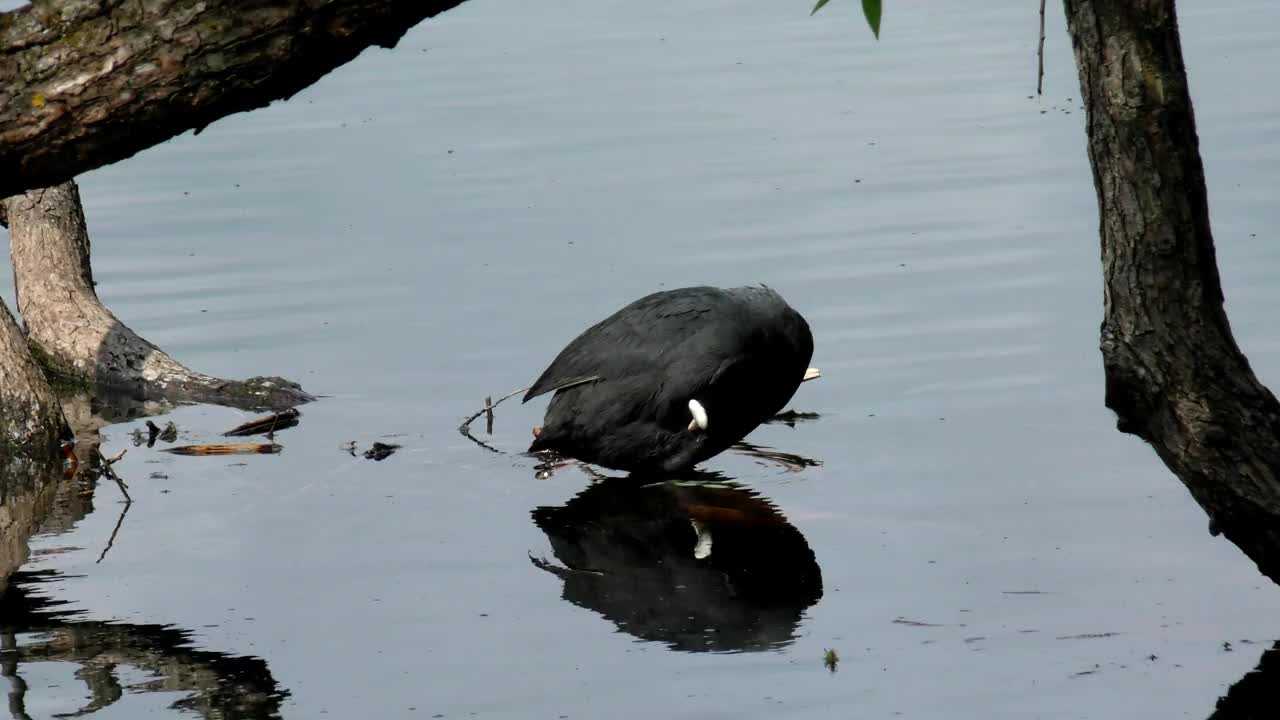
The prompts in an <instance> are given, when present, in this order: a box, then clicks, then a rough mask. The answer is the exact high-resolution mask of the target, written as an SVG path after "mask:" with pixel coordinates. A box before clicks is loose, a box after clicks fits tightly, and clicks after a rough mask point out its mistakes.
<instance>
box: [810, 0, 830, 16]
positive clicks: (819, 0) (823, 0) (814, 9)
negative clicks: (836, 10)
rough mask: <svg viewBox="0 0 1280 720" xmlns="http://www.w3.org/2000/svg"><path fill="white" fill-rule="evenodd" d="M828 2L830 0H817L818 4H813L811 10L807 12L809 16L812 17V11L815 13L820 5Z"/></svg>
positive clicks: (819, 8)
mask: <svg viewBox="0 0 1280 720" xmlns="http://www.w3.org/2000/svg"><path fill="white" fill-rule="evenodd" d="M828 2H830V0H818V4H817V5H814V6H813V10H812V11H810V12H809V16H810V17H812V16H813V13H816V12H818V11H819V10H821V9H822V6H823V5H826V4H827V3H828Z"/></svg>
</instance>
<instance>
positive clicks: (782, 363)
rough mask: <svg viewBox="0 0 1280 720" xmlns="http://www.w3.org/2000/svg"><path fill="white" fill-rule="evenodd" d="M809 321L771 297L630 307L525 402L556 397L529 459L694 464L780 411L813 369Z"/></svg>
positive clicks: (591, 334) (679, 293) (646, 466)
mask: <svg viewBox="0 0 1280 720" xmlns="http://www.w3.org/2000/svg"><path fill="white" fill-rule="evenodd" d="M812 356H813V335H812V334H811V333H810V332H809V324H808V323H807V322H805V319H804V318H803V317H802V316H801V315H800V313H798V312H796V311H795V310H794V309H792V308H791V306H790V305H788V304H787V302H786V301H785V300H783V299H782V296H781V295H779V294H778V293H777V292H775V291H774V290H772V289H771V288H768V287H765V286H760V287H740V288H730V289H721V288H715V287H688V288H680V289H677V290H666V291H662V292H656V293H653V294H652V295H647V296H645V297H642V298H640V299H639V300H636V301H635V302H633V303H631V304H630V305H627V306H626V307H624V308H622V309H621V310H619V311H617V312H616V313H614V314H613V315H610V316H609V317H607V318H605V319H604V320H602V321H600V322H599V323H597V324H595V325H593V326H592V327H590V328H588V329H587V330H586V331H584V332H583V333H582V334H581V335H579V336H578V337H577V338H575V339H574V340H573V342H570V343H569V344H568V346H566V347H565V348H564V350H561V351H560V354H559V355H558V356H556V359H555V360H554V361H553V362H552V363H551V366H550V367H548V368H547V369H546V370H545V371H544V372H543V373H542V377H540V378H538V381H537V382H535V383H534V384H533V386H532V387H530V388H529V391H528V392H527V393H526V394H525V396H524V402H528V401H529V400H530V399H532V398H535V397H538V396H539V395H542V394H543V393H548V392H554V393H555V395H554V396H553V397H552V398H551V402H550V404H549V405H548V406H547V412H546V417H545V419H544V421H543V425H542V427H541V428H535V429H534V434H535V439H534V441H533V444H532V445H530V446H529V450H530V451H531V452H536V451H540V450H551V451H554V452H556V453H558V454H560V455H564V456H568V457H571V458H575V459H577V460H581V461H584V462H589V463H593V464H596V465H602V466H604V467H608V468H613V469H615V470H623V471H629V472H637V473H653V472H666V473H671V472H677V471H680V470H686V469H688V468H691V467H693V466H694V465H696V464H697V463H699V462H702V461H703V460H706V459H707V458H710V457H712V456H714V455H716V454H718V453H720V452H723V451H724V450H726V449H728V448H729V447H730V446H732V445H733V444H734V443H736V442H738V441H739V440H741V439H742V438H744V437H746V435H747V433H749V432H751V431H752V430H754V429H755V428H756V426H758V425H759V424H760V423H762V422H764V421H765V420H768V419H769V418H770V417H772V416H774V415H776V414H777V413H778V412H779V411H781V410H782V408H783V406H784V405H786V404H787V401H789V400H790V399H791V396H792V395H793V394H795V391H796V388H797V387H799V385H800V383H801V382H804V381H805V380H811V379H813V378H815V377H818V376H819V374H820V373H819V372H818V371H817V370H816V369H814V368H810V367H809V360H810V358H811V357H812Z"/></svg>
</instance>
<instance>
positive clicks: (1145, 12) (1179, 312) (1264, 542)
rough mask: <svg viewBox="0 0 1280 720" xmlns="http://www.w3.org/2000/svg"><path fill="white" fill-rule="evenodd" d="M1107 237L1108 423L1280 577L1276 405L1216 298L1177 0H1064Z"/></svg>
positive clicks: (1279, 416) (1279, 421) (1279, 412)
mask: <svg viewBox="0 0 1280 720" xmlns="http://www.w3.org/2000/svg"><path fill="white" fill-rule="evenodd" d="M1065 5H1066V12H1067V22H1068V27H1069V29H1070V33H1071V39H1072V44H1073V47H1074V50H1075V56H1076V65H1077V68H1078V70H1079V75H1080V88H1081V96H1082V97H1083V98H1084V101H1085V107H1086V109H1087V111H1088V147H1089V159H1090V161H1091V163H1092V166H1093V173H1094V185H1095V188H1096V190H1097V197H1098V208H1099V215H1100V223H1101V236H1102V265H1103V274H1104V293H1105V294H1104V319H1103V323H1102V338H1101V349H1102V356H1103V362H1104V367H1105V371H1106V403H1107V407H1109V408H1111V409H1112V410H1114V411H1115V413H1116V415H1117V416H1118V422H1117V426H1118V428H1119V429H1120V430H1121V431H1123V432H1127V433H1132V434H1135V435H1137V436H1139V437H1141V438H1142V439H1143V440H1146V441H1147V442H1148V443H1150V444H1151V446H1152V447H1153V448H1154V449H1155V451H1156V453H1157V454H1158V455H1159V456H1160V458H1161V460H1163V461H1164V463H1165V464H1166V465H1167V466H1168V467H1169V469H1170V470H1172V471H1173V472H1174V474H1176V475H1177V476H1178V478H1179V479H1181V480H1182V482H1183V484H1185V485H1186V487H1187V489H1188V490H1190V492H1191V494H1192V496H1193V497H1194V498H1195V500H1196V501H1197V502H1198V503H1199V504H1200V506H1201V507H1203V508H1204V510H1205V512H1206V513H1208V515H1209V519H1210V529H1211V531H1213V532H1215V534H1216V532H1218V531H1221V532H1222V534H1224V535H1225V536H1226V537H1227V538H1228V539H1230V540H1231V541H1232V542H1233V543H1235V544H1236V545H1237V546H1239V547H1240V549H1241V550H1243V551H1244V552H1245V554H1246V555H1248V556H1249V557H1250V558H1251V559H1252V560H1253V561H1254V562H1256V563H1257V565H1258V569H1259V570H1261V571H1262V573H1263V574H1265V575H1266V576H1267V577H1270V578H1271V579H1272V580H1273V581H1276V582H1280V481H1278V480H1277V473H1278V472H1280V404H1278V403H1277V402H1276V398H1275V396H1274V395H1272V393H1271V392H1270V391H1269V390H1268V389H1267V388H1266V387H1265V386H1263V385H1262V383H1261V382H1259V380H1258V378H1257V377H1256V376H1255V375H1254V373H1253V370H1252V369H1251V368H1250V366H1249V361H1248V360H1247V359H1246V358H1245V356H1244V354H1243V353H1242V352H1241V351H1240V348H1239V347H1238V345H1237V344H1236V341H1235V338H1234V337H1233V336H1232V333H1231V327H1230V324H1229V323H1228V321H1227V316H1226V313H1225V311H1224V309H1223V293H1222V285H1221V282H1220V280H1219V277H1218V269H1217V263H1216V260H1215V256H1214V245H1213V234H1212V232H1211V231H1210V227H1209V204H1208V197H1207V192H1206V189H1205V179H1204V169H1203V166H1202V164H1201V159H1200V151H1199V140H1198V138H1197V135H1196V126H1195V119H1194V113H1193V110H1192V105H1191V97H1190V94H1189V91H1188V86H1187V75H1186V70H1185V67H1184V65H1183V58H1182V48H1181V44H1180V39H1179V35H1178V22H1177V16H1176V13H1175V9H1174V2H1173V0H1124V1H1122V0H1065Z"/></svg>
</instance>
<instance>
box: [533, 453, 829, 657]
mask: <svg viewBox="0 0 1280 720" xmlns="http://www.w3.org/2000/svg"><path fill="white" fill-rule="evenodd" d="M532 516H533V521H534V524H536V525H537V526H538V528H539V529H541V530H542V531H543V532H544V533H545V534H546V535H547V538H548V539H549V540H550V543H551V548H552V551H553V552H554V553H555V557H556V559H558V560H559V561H560V563H562V565H556V564H553V563H551V562H548V561H547V560H545V559H540V558H534V557H532V556H531V557H530V559H531V560H532V561H533V563H534V565H536V566H537V567H539V568H541V569H543V570H546V571H547V572H549V573H552V574H554V575H556V576H557V577H559V578H560V579H561V580H562V581H563V583H564V590H563V597H564V599H566V600H568V601H569V602H571V603H573V604H574V605H578V606H579V607H583V608H586V609H589V610H593V611H595V612H598V613H600V614H601V615H603V616H604V617H606V618H608V619H609V620H611V621H612V622H613V623H614V624H616V625H617V626H618V628H619V629H620V630H622V631H623V632H626V633H629V634H631V635H634V636H636V637H638V638H641V639H643V640H653V641H661V642H664V643H666V644H667V646H668V647H670V648H671V649H673V650H681V651H687V652H715V651H737V652H743V651H761V650H770V649H775V648H780V647H783V646H785V645H787V644H789V643H790V642H791V641H792V640H793V639H794V638H795V633H796V629H797V626H798V625H799V622H800V619H801V616H802V614H803V613H804V611H805V610H806V609H807V608H809V607H810V606H812V605H813V604H815V603H817V602H818V600H819V599H821V598H822V571H821V569H820V568H819V567H818V562H817V559H816V558H815V556H814V554H813V550H811V549H810V548H809V544H808V543H807V542H806V541H805V538H804V536H803V535H802V534H801V533H800V531H799V530H797V529H796V528H795V526H793V525H791V524H790V523H789V522H787V520H786V519H785V518H784V517H783V516H782V514H781V513H780V512H779V511H778V509H777V508H776V507H774V505H773V504H772V503H771V502H770V501H769V500H768V499H766V498H764V497H761V496H760V495H759V494H757V493H755V492H753V491H751V490H748V489H747V488H745V487H743V486H742V485H740V484H739V483H736V482H734V481H732V480H728V479H726V478H724V477H723V476H722V475H719V474H717V473H707V472H701V473H688V474H685V475H682V476H681V479H669V480H658V481H646V480H640V479H636V478H629V477H628V478H619V477H611V478H605V479H603V480H601V481H599V482H595V483H593V484H592V485H591V486H589V487H587V488H586V489H584V490H583V491H582V492H580V493H578V495H576V496H575V497H573V498H572V499H570V500H569V501H568V502H567V503H565V504H564V505H563V506H552V507H538V508H535V509H534V510H533V511H532Z"/></svg>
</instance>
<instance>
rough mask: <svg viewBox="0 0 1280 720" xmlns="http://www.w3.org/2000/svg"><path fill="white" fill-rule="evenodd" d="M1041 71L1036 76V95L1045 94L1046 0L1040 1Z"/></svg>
mask: <svg viewBox="0 0 1280 720" xmlns="http://www.w3.org/2000/svg"><path fill="white" fill-rule="evenodd" d="M1036 59H1037V60H1038V64H1039V70H1038V71H1037V74H1036V95H1043V94H1044V0H1040V49H1039V50H1038V51H1037V52H1036Z"/></svg>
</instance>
